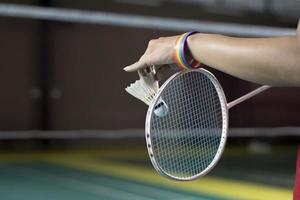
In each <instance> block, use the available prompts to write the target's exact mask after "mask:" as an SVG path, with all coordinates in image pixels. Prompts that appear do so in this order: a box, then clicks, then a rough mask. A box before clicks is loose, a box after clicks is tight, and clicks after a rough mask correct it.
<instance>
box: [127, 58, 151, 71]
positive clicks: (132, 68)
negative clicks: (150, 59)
mask: <svg viewBox="0 0 300 200" xmlns="http://www.w3.org/2000/svg"><path fill="white" fill-rule="evenodd" d="M144 67H146V65H145V64H143V63H142V62H140V61H138V62H136V63H134V64H132V65H129V66H127V67H125V68H124V70H125V71H126V72H134V71H137V70H138V69H142V68H144Z"/></svg>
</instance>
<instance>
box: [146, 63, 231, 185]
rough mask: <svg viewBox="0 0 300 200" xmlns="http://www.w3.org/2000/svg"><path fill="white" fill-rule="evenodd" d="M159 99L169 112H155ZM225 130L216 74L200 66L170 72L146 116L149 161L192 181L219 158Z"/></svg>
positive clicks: (223, 100)
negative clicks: (161, 113)
mask: <svg viewBox="0 0 300 200" xmlns="http://www.w3.org/2000/svg"><path fill="white" fill-rule="evenodd" d="M162 101H163V102H164V103H165V104H166V107H167V108H168V113H167V114H166V115H165V116H163V117H160V116H157V115H156V114H155V109H157V106H158V104H161V102H162ZM203 103H205V104H203ZM227 131H228V108H227V101H226V98H225V95H224V92H223V89H222V87H221V85H220V83H219V82H218V80H217V79H216V78H215V76H214V75H213V74H211V73H210V72H209V71H207V70H205V69H202V68H200V69H195V70H187V71H181V72H178V73H175V74H174V75H172V76H171V77H170V78H169V79H168V80H167V81H166V82H165V83H164V84H163V85H162V86H161V87H160V89H159V91H158V93H157V94H156V96H155V98H154V99H153V101H152V103H151V104H150V106H149V109H148V112H147V116H146V124H145V136H146V143H147V149H148V154H149V157H150V160H151V162H152V165H153V166H154V168H155V169H156V171H157V172H159V173H160V174H161V175H163V176H166V177H168V178H171V179H175V180H181V181H187V180H193V179H196V178H198V177H200V176H204V175H205V174H207V173H208V172H209V171H211V170H212V169H213V168H214V166H215V165H216V164H217V162H218V161H219V159H220V158H221V155H222V153H223V150H224V148H225V144H226V139H227Z"/></svg>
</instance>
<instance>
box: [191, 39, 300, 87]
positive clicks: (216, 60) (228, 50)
mask: <svg viewBox="0 0 300 200" xmlns="http://www.w3.org/2000/svg"><path fill="white" fill-rule="evenodd" d="M188 46H189V49H190V52H191V54H192V56H193V57H194V58H196V59H197V60H199V61H200V62H202V63H204V64H206V65H208V66H210V67H213V68H215V69H218V70H220V71H223V72H225V73H228V74H230V75H233V76H236V77H239V78H241V79H245V80H249V81H252V82H257V83H261V84H268V85H273V86H275V85H276V86H300V41H298V39H297V37H296V36H294V37H293V36H290V37H277V38H261V39H257V38H256V39H255V38H232V37H226V36H221V35H214V34H195V35H192V36H190V37H189V39H188Z"/></svg>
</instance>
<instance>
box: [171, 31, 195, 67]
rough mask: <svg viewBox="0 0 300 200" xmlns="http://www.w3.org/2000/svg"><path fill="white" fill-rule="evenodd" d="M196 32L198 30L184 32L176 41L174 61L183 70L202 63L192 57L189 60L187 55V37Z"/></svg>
mask: <svg viewBox="0 0 300 200" xmlns="http://www.w3.org/2000/svg"><path fill="white" fill-rule="evenodd" d="M195 33H198V32H196V31H193V32H187V33H184V34H182V35H181V36H179V38H178V39H177V41H176V44H175V50H174V61H175V63H176V64H177V65H178V67H179V68H180V69H181V70H185V69H196V68H198V67H199V65H200V62H198V61H197V60H195V59H191V60H189V61H188V60H187V58H186V55H185V52H186V50H187V49H186V48H187V38H188V37H189V36H190V35H193V34H195Z"/></svg>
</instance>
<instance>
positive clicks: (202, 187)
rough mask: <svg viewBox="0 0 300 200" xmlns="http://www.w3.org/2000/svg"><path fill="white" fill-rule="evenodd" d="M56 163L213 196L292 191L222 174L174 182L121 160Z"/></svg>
mask: <svg viewBox="0 0 300 200" xmlns="http://www.w3.org/2000/svg"><path fill="white" fill-rule="evenodd" d="M49 161H52V162H54V163H57V164H61V165H64V166H68V167H75V168H77V169H81V170H87V171H93V172H97V171H98V172H101V173H108V174H111V175H115V176H121V177H126V178H130V179H132V178H134V180H139V181H143V182H149V183H154V184H158V185H163V186H167V187H173V188H178V189H185V190H187V191H192V192H196V193H199V192H201V194H210V195H212V196H216V195H217V196H219V197H226V198H229V199H245V200H246V199H247V200H248V199H253V200H265V198H266V197H268V198H269V199H272V200H285V199H291V198H292V191H291V190H288V189H284V188H280V187H275V186H274V187H273V186H266V185H264V184H252V183H248V182H245V181H235V180H227V179H221V178H210V177H209V178H208V177H204V178H201V179H198V180H197V181H192V182H184V183H182V182H176V181H172V180H168V179H166V178H161V177H160V176H158V175H157V174H155V172H154V170H150V169H145V168H142V167H136V166H132V165H124V164H122V170H120V163H115V164H114V163H105V162H101V163H95V162H93V161H88V160H85V159H84V160H81V161H80V160H78V159H76V160H72V159H59V158H55V159H51V160H49Z"/></svg>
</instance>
